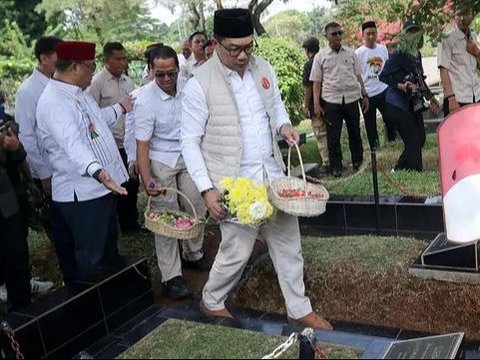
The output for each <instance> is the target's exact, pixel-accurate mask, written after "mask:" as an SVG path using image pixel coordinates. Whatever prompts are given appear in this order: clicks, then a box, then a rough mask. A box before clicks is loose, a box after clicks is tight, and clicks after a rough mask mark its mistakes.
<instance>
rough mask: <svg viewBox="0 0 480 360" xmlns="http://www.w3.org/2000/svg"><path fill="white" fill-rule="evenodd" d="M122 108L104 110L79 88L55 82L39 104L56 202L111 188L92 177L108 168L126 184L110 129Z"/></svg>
mask: <svg viewBox="0 0 480 360" xmlns="http://www.w3.org/2000/svg"><path fill="white" fill-rule="evenodd" d="M120 114H121V111H119V110H118V108H117V109H115V107H109V108H105V109H103V110H100V108H99V107H98V105H97V103H96V102H95V100H94V99H93V98H92V97H91V96H90V95H89V94H88V93H87V92H86V91H83V90H82V89H80V88H79V87H77V86H74V85H70V84H67V83H64V82H60V81H57V80H51V81H50V82H49V83H48V85H47V87H46V88H45V90H44V92H43V94H42V96H41V97H40V100H39V102H38V108H37V119H38V129H39V132H40V135H41V137H42V139H43V141H44V144H45V149H46V151H47V154H48V156H49V159H50V163H51V164H52V169H53V178H52V190H53V194H52V195H53V196H52V197H53V200H54V201H57V202H73V201H74V200H75V195H76V197H77V199H78V201H87V200H92V199H97V198H100V197H102V196H104V195H107V194H108V193H109V192H110V190H108V189H107V188H105V187H104V186H103V185H102V184H100V183H99V182H97V181H96V180H95V179H94V178H92V177H91V176H92V175H93V174H94V173H95V172H96V171H97V170H99V169H102V168H104V169H105V170H106V171H108V173H109V174H110V176H111V177H112V178H113V179H114V180H115V181H116V182H117V183H118V184H122V183H124V182H125V181H127V179H128V173H127V171H126V169H125V167H124V166H123V162H122V158H121V156H120V153H119V152H118V149H117V145H116V143H115V139H114V138H113V135H112V133H111V131H110V129H109V126H112V125H114V124H115V123H116V121H117V119H118V117H119V115H120Z"/></svg>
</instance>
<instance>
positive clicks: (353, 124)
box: [323, 101, 363, 170]
mask: <svg viewBox="0 0 480 360" xmlns="http://www.w3.org/2000/svg"><path fill="white" fill-rule="evenodd" d="M323 108H324V111H325V118H326V121H327V143H328V155H329V158H330V168H331V169H332V170H333V169H338V170H340V169H341V168H342V147H341V145H340V137H341V135H342V126H343V120H345V124H346V125H347V131H348V143H349V147H350V153H351V156H352V163H353V164H359V163H361V162H362V161H363V145H362V137H361V135H360V110H359V107H358V101H355V102H353V103H350V104H345V102H344V103H343V104H332V103H328V102H324V103H323Z"/></svg>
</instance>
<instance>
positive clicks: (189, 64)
mask: <svg viewBox="0 0 480 360" xmlns="http://www.w3.org/2000/svg"><path fill="white" fill-rule="evenodd" d="M203 63H204V61H203V59H202V60H200V61H197V59H196V58H195V55H193V53H192V55H190V57H189V58H188V60H187V61H186V62H185V63H184V64H183V65H180V74H179V77H180V78H182V79H184V80H188V79H189V78H190V74H191V73H192V71H193V70H195V69H196V68H197V67H199V66H200V65H202V64H203Z"/></svg>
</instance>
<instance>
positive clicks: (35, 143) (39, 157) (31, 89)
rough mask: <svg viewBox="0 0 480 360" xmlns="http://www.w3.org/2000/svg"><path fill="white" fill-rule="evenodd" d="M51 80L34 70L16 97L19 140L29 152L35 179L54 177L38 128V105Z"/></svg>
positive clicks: (29, 163)
mask: <svg viewBox="0 0 480 360" xmlns="http://www.w3.org/2000/svg"><path fill="white" fill-rule="evenodd" d="M49 80H50V79H49V78H48V77H46V76H45V75H43V74H42V73H41V72H40V71H39V70H38V69H34V70H33V73H32V75H30V76H29V77H28V79H27V80H25V81H24V82H23V84H22V86H20V89H19V90H18V92H17V95H16V96H15V120H16V121H17V123H18V124H19V125H20V133H19V139H20V141H21V143H22V144H23V147H24V148H25V151H26V152H27V162H28V165H29V166H30V171H31V172H32V177H33V178H34V179H40V180H44V179H48V178H49V177H51V176H52V170H51V169H50V163H49V161H48V156H47V154H46V153H45V146H44V144H43V141H42V139H41V137H40V136H39V133H38V128H37V104H38V99H40V95H42V92H43V90H44V89H45V86H47V84H48V81H49Z"/></svg>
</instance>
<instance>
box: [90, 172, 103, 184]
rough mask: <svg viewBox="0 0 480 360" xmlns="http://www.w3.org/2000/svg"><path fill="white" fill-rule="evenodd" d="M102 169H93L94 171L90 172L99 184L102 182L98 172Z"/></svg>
mask: <svg viewBox="0 0 480 360" xmlns="http://www.w3.org/2000/svg"><path fill="white" fill-rule="evenodd" d="M102 170H103V169H98V170H97V171H95V172H94V173H93V174H92V177H93V178H94V179H95V180H97V181H98V182H99V183H100V184H101V183H102V182H101V181H100V178H99V176H100V173H101V172H102Z"/></svg>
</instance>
